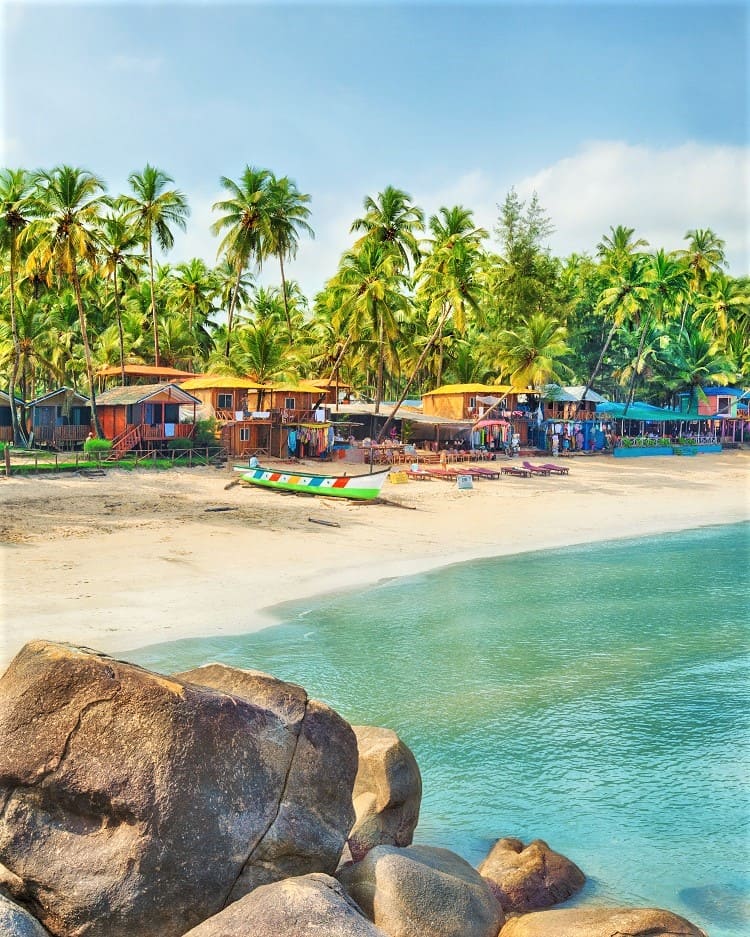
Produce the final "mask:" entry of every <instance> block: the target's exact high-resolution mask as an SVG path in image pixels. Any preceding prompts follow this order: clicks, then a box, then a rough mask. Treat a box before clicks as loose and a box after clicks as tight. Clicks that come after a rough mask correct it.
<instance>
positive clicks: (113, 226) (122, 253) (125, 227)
mask: <svg viewBox="0 0 750 937" xmlns="http://www.w3.org/2000/svg"><path fill="white" fill-rule="evenodd" d="M141 245H142V241H141V238H140V236H139V234H138V232H137V230H136V229H135V228H134V227H133V226H132V225H130V224H128V222H127V221H126V220H125V218H124V217H123V216H122V215H115V214H110V215H107V217H106V218H104V220H103V221H102V226H101V250H102V258H103V262H102V270H103V272H104V275H105V276H106V277H107V278H109V277H112V292H113V296H114V303H115V316H116V318H117V335H118V339H119V348H120V375H121V378H122V383H123V384H124V383H125V336H124V333H123V328H122V303H121V299H122V297H121V295H120V293H121V285H122V281H123V280H125V281H127V282H131V283H134V282H135V281H136V280H137V279H138V268H139V266H140V264H141V262H142V261H143V254H142V253H141V251H140V248H141ZM118 272H119V275H120V282H119V283H118Z"/></svg>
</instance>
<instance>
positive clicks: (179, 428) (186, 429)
mask: <svg viewBox="0 0 750 937" xmlns="http://www.w3.org/2000/svg"><path fill="white" fill-rule="evenodd" d="M134 425H135V424H134ZM167 427H169V432H167ZM128 429H130V425H129V426H128ZM138 429H139V430H140V437H141V440H142V441H144V442H145V441H151V440H160V441H161V440H164V439H176V438H178V437H183V438H186V439H191V438H192V437H193V435H194V433H195V426H194V425H193V424H192V423H154V424H153V425H150V426H149V425H146V424H145V423H141V424H140V425H139V426H138Z"/></svg>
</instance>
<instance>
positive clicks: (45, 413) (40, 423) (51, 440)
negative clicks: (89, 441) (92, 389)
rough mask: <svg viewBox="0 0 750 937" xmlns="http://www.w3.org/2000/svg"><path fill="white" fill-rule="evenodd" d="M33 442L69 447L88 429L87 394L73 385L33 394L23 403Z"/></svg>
mask: <svg viewBox="0 0 750 937" xmlns="http://www.w3.org/2000/svg"><path fill="white" fill-rule="evenodd" d="M26 412H27V418H28V421H29V428H30V432H31V434H32V436H33V442H34V445H37V446H48V447H50V448H52V449H72V448H74V447H75V446H76V445H77V444H78V443H82V442H83V441H84V440H85V439H86V437H87V436H88V434H89V433H90V432H91V406H90V402H89V398H88V397H86V396H84V394H79V393H78V391H77V390H73V388H72V387H58V388H57V390H53V391H50V392H49V393H48V394H43V395H42V396H41V397H36V398H35V399H34V400H31V401H30V402H29V403H28V404H27V405H26Z"/></svg>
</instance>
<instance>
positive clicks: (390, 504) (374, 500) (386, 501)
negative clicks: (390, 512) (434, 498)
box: [351, 498, 417, 511]
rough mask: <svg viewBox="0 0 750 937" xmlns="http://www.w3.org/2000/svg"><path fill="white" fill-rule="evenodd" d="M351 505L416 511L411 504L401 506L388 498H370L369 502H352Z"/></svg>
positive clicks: (398, 502)
mask: <svg viewBox="0 0 750 937" xmlns="http://www.w3.org/2000/svg"><path fill="white" fill-rule="evenodd" d="M351 503H352V504H386V505H388V507H391V508H403V510H404V511H416V510H417V508H416V507H415V506H414V505H412V504H401V502H400V501H390V500H389V499H388V498H372V499H371V500H370V501H352V502H351Z"/></svg>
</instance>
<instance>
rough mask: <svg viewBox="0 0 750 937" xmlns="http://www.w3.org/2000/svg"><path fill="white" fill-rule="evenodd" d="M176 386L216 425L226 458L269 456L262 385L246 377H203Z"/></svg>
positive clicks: (268, 417) (269, 422) (269, 434)
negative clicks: (198, 405)
mask: <svg viewBox="0 0 750 937" xmlns="http://www.w3.org/2000/svg"><path fill="white" fill-rule="evenodd" d="M180 386H181V387H182V389H183V390H187V391H189V392H190V393H191V394H194V395H195V396H196V397H197V398H198V399H199V400H200V401H201V415H202V416H203V415H205V416H206V417H209V418H210V417H213V418H214V419H215V420H216V421H217V423H218V424H219V434H220V438H221V444H222V446H223V447H224V448H225V449H226V450H227V453H228V454H229V455H230V456H245V455H265V454H269V455H270V454H271V448H272V441H273V439H272V432H271V427H272V425H273V422H274V420H273V417H272V414H271V412H270V410H267V409H266V410H264V409H262V408H263V406H264V403H263V395H264V393H265V390H266V388H265V385H263V384H257V383H256V382H255V381H251V380H250V379H249V378H246V377H232V376H220V375H213V376H212V375H206V376H205V377H194V378H191V379H190V380H187V381H182V382H181V384H180ZM276 422H278V418H277V420H276Z"/></svg>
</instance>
